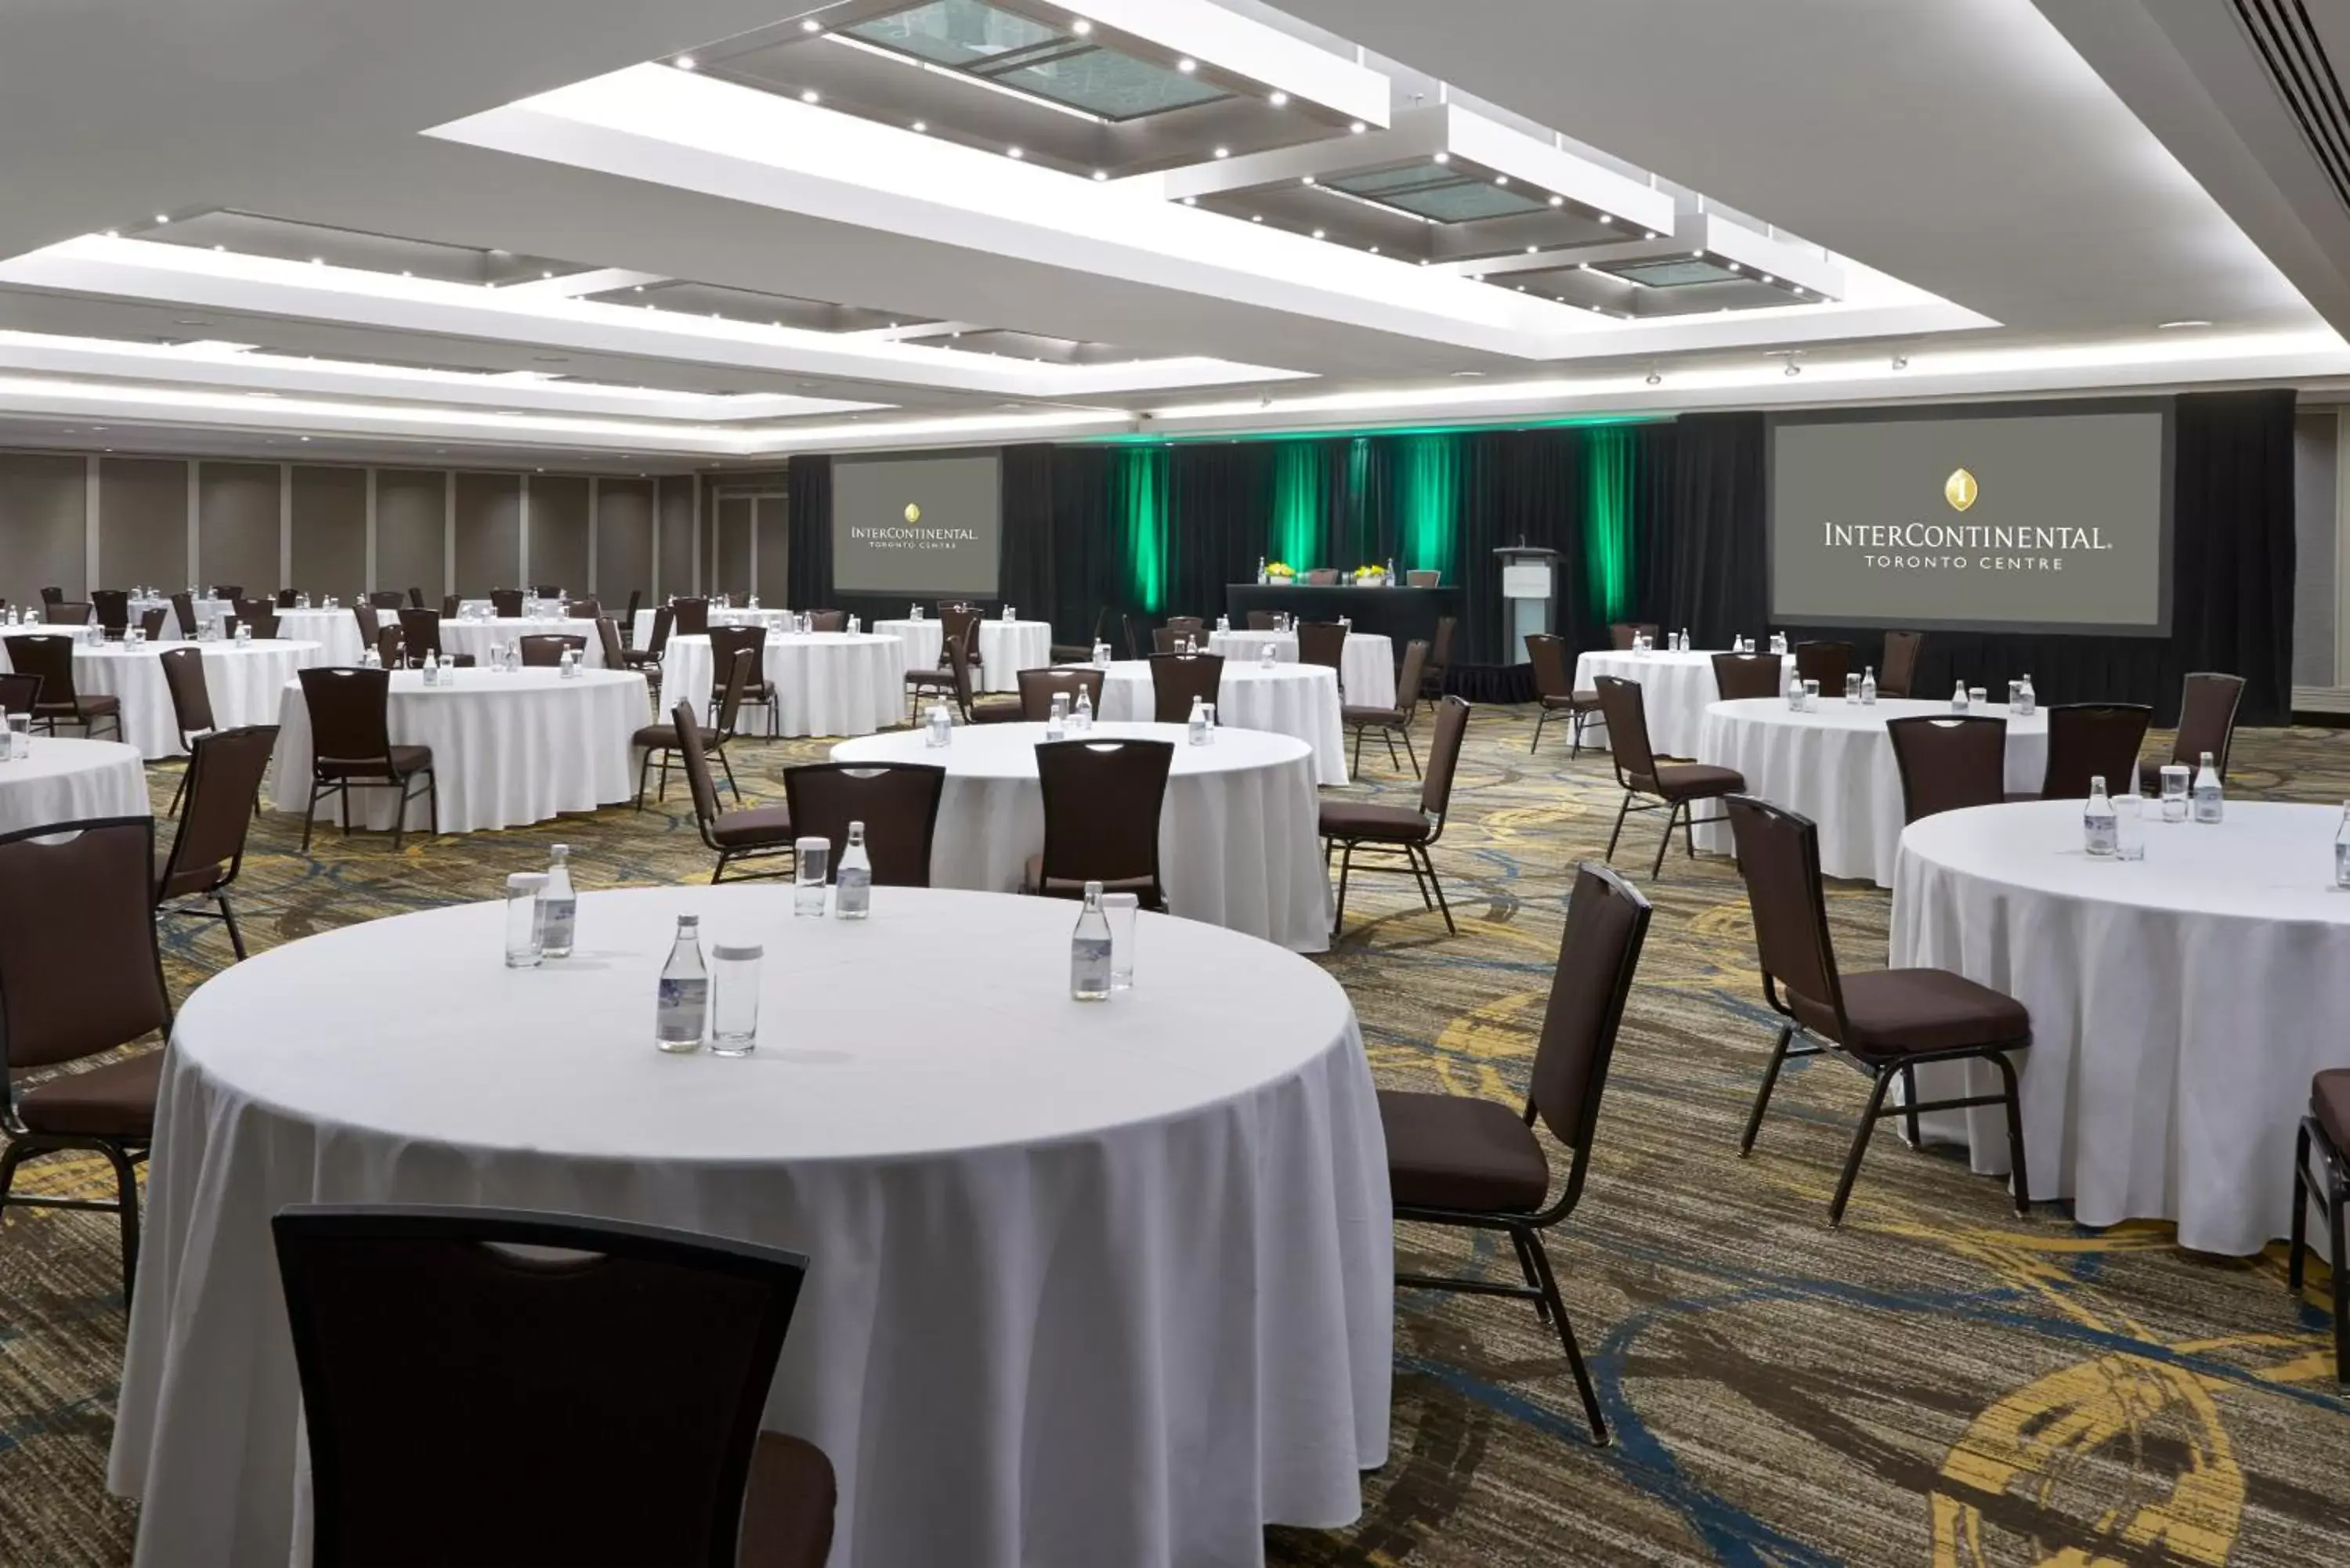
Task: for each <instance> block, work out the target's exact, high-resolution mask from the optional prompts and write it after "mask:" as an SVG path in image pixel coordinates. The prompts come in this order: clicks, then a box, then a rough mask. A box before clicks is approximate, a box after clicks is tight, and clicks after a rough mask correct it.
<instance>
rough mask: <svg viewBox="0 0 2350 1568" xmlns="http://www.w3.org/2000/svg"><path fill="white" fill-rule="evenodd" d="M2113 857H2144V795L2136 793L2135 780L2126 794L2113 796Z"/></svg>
mask: <svg viewBox="0 0 2350 1568" xmlns="http://www.w3.org/2000/svg"><path fill="white" fill-rule="evenodd" d="M2114 857H2115V858H2116V859H2118V860H2143V859H2145V858H2146V797H2145V796H2144V795H2142V794H2138V793H2137V781H2135V780H2132V781H2131V786H2130V791H2129V793H2128V794H2117V795H2116V796H2114Z"/></svg>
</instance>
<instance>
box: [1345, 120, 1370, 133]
mask: <svg viewBox="0 0 2350 1568" xmlns="http://www.w3.org/2000/svg"><path fill="white" fill-rule="evenodd" d="M1347 130H1348V131H1349V132H1351V133H1352V134H1354V135H1356V136H1360V135H1362V134H1363V132H1365V131H1367V130H1370V127H1369V126H1367V125H1365V124H1364V123H1363V122H1362V121H1361V120H1359V119H1350V120H1348V121H1347Z"/></svg>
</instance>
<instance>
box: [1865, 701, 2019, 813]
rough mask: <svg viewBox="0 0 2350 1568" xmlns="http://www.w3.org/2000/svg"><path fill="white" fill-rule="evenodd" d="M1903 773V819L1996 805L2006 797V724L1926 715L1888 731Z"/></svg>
mask: <svg viewBox="0 0 2350 1568" xmlns="http://www.w3.org/2000/svg"><path fill="white" fill-rule="evenodd" d="M1885 734H1886V738H1887V740H1889V741H1891V742H1893V761H1894V764H1895V765H1896V766H1897V767H1898V768H1899V769H1900V770H1901V813H1902V815H1901V819H1902V820H1903V821H1904V822H1921V821H1923V820H1924V819H1926V818H1927V817H1929V816H1933V815H1938V814H1939V813H1941V812H1945V811H1963V810H1965V809H1966V808H1967V807H1969V806H1972V805H1999V804H2000V803H2001V802H2002V801H2003V800H2005V799H2006V798H2007V721H2006V720H2004V719H1994V718H1991V717H1988V716H1986V715H1983V714H1976V713H1970V714H1967V715H1965V716H1963V717H1961V716H1960V715H1959V714H1956V713H1952V714H1948V715H1944V714H1939V713H1921V714H1919V715H1918V716H1917V717H1916V718H1913V719H1894V720H1891V721H1889V722H1887V724H1886V726H1885Z"/></svg>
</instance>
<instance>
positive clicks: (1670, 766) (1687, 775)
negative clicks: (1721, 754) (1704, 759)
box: [1648, 763, 1746, 800]
mask: <svg viewBox="0 0 2350 1568" xmlns="http://www.w3.org/2000/svg"><path fill="white" fill-rule="evenodd" d="M1648 783H1649V784H1651V785H1653V786H1654V787H1653V791H1652V793H1654V794H1660V795H1663V796H1664V797H1665V798H1666V799H1667V800H1712V799H1714V798H1715V797H1716V796H1719V795H1725V794H1742V792H1743V791H1744V790H1745V788H1746V775H1745V774H1742V773H1740V772H1739V771H1738V770H1737V769H1736V768H1718V767H1715V766H1714V765H1713V764H1711V763H1658V764H1657V771H1656V773H1655V774H1652V775H1651V776H1650V777H1649V779H1648Z"/></svg>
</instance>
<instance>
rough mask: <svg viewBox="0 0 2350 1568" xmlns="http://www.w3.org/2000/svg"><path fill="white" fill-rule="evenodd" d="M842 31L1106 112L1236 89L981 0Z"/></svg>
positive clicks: (1110, 115) (1140, 111) (1117, 113)
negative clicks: (1104, 45) (1226, 89)
mask: <svg viewBox="0 0 2350 1568" xmlns="http://www.w3.org/2000/svg"><path fill="white" fill-rule="evenodd" d="M842 31H843V32H844V33H845V34H847V36H850V37H854V38H858V39H860V40H862V41H864V42H866V43H868V44H873V45H877V46H879V47H882V48H886V49H895V50H897V51H899V53H901V54H907V55H911V56H913V57H916V58H917V59H922V60H927V61H929V62H930V63H931V64H932V65H939V66H945V67H950V68H951V69H954V70H959V71H965V72H968V73H970V74H971V75H973V76H977V77H983V78H986V79H988V80H990V81H994V82H998V83H1001V84H1002V85H1003V86H1005V87H1008V88H1014V89H1016V90H1018V91H1021V92H1026V93H1034V94H1035V96H1037V97H1038V98H1042V99H1051V100H1052V101H1053V102H1055V103H1059V104H1066V105H1067V106H1068V107H1070V108H1072V109H1083V110H1085V111H1086V112H1087V113H1088V114H1097V115H1100V116H1101V117H1102V118H1103V119H1111V120H1120V119H1139V118H1140V117H1141V116H1144V115H1149V114H1160V113H1164V112H1165V111H1167V110H1169V109H1188V108H1190V107H1191V106H1192V105H1193V104H1201V103H1214V102H1216V101H1218V100H1220V99H1224V98H1227V97H1230V96H1231V95H1230V94H1228V93H1227V92H1225V91H1224V89H1223V88H1219V87H1217V86H1215V85H1214V84H1213V83H1211V82H1207V81H1202V80H1201V79H1200V78H1198V77H1196V76H1191V75H1186V74H1185V73H1183V72H1181V71H1177V70H1170V69H1169V68H1167V67H1164V66H1159V65H1154V64H1152V63H1151V62H1149V61H1148V60H1140V59H1137V58H1135V57H1132V56H1129V55H1122V54H1119V53H1118V52H1117V51H1115V50H1112V49H1106V48H1103V47H1099V46H1097V45H1095V44H1090V43H1087V41H1086V40H1085V39H1083V38H1080V37H1076V36H1072V35H1071V34H1068V33H1065V32H1063V31H1061V30H1060V29H1058V28H1055V27H1052V26H1046V25H1045V24H1044V23H1042V22H1039V21H1037V20H1035V18H1033V17H1029V16H1022V15H1020V14H1019V13H1017V12H1014V11H1007V10H1003V8H1001V7H999V6H995V5H987V4H985V3H984V0H929V4H927V5H915V6H910V7H909V8H908V9H906V10H903V11H898V12H893V13H891V14H890V15H889V16H877V17H874V18H872V19H871V20H869V21H864V22H858V23H856V24H854V25H852V26H847V27H845V28H843V29H842Z"/></svg>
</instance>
